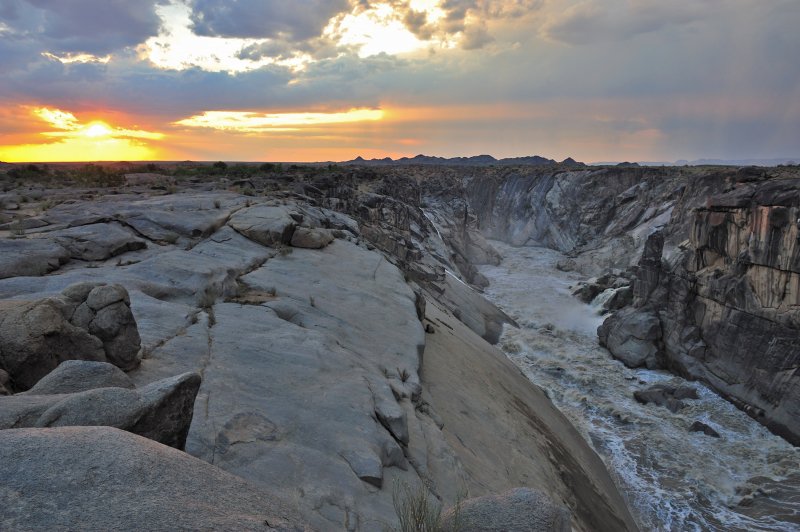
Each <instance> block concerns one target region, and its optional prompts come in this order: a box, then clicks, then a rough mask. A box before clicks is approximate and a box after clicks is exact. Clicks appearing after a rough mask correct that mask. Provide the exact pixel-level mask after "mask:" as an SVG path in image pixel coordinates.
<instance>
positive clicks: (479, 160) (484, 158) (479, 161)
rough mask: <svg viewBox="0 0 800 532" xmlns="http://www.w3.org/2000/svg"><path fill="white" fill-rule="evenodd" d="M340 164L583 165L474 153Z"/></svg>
mask: <svg viewBox="0 0 800 532" xmlns="http://www.w3.org/2000/svg"><path fill="white" fill-rule="evenodd" d="M340 164H350V165H359V166H388V165H393V166H396V165H409V166H410V165H442V166H491V165H495V166H512V165H531V166H545V165H555V164H562V165H565V166H585V165H584V164H583V163H580V162H577V161H575V160H574V159H573V158H571V157H569V158H567V159H565V160H564V161H562V162H561V163H559V162H558V161H555V160H554V159H547V158H545V157H540V156H538V155H529V156H526V157H509V158H506V159H495V158H494V157H492V156H491V155H475V156H473V157H451V158H447V157H436V156H432V155H422V154H420V155H417V156H415V157H401V158H400V159H392V158H390V157H384V158H383V159H364V158H363V157H360V156H359V157H356V158H355V159H353V160H352V161H345V162H343V163H340Z"/></svg>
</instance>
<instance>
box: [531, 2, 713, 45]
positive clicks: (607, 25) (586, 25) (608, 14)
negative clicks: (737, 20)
mask: <svg viewBox="0 0 800 532" xmlns="http://www.w3.org/2000/svg"><path fill="white" fill-rule="evenodd" d="M718 3H719V2H718V0H705V1H704V2H663V1H661V0H583V1H581V2H579V3H577V4H573V5H571V6H569V7H567V8H566V9H559V10H558V13H557V15H555V16H554V17H553V19H552V20H551V21H550V23H549V24H547V25H546V27H545V30H544V31H545V34H546V35H547V36H548V37H550V38H551V39H553V40H556V41H560V42H563V43H567V44H578V45H581V44H593V43H598V42H609V41H624V40H627V39H630V38H631V37H634V36H636V35H641V34H645V33H652V32H656V31H659V30H662V29H664V28H667V27H670V26H680V25H684V24H690V23H692V22H695V21H697V20H701V19H704V18H706V17H709V16H714V15H716V14H717V13H719V9H718V7H719V6H718V5H717V4H718Z"/></svg>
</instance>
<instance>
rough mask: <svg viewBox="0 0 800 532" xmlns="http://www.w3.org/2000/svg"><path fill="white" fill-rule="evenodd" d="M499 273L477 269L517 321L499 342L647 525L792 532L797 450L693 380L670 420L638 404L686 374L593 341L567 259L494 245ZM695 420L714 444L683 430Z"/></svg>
mask: <svg viewBox="0 0 800 532" xmlns="http://www.w3.org/2000/svg"><path fill="white" fill-rule="evenodd" d="M492 244H493V245H494V246H495V248H496V249H497V250H498V251H500V253H501V254H502V255H503V257H504V259H503V263H502V264H501V265H500V266H484V267H481V268H480V270H481V273H483V274H484V275H486V277H487V278H488V279H489V280H490V282H491V285H490V287H489V288H488V289H487V290H486V295H487V297H489V299H491V300H493V301H494V302H495V303H496V304H498V305H499V306H500V307H502V308H503V309H504V310H505V311H506V312H507V313H508V314H509V315H510V316H511V317H513V318H514V319H515V320H516V321H517V322H518V323H519V324H520V328H519V329H514V328H510V327H507V328H506V329H505V330H504V333H503V336H502V338H501V342H500V344H501V345H500V346H501V348H502V349H503V350H504V351H505V352H506V354H507V355H508V356H509V358H510V359H511V360H513V361H514V362H515V363H516V364H517V365H518V366H519V367H520V368H521V369H522V370H523V371H524V372H525V374H526V375H527V376H528V378H529V379H530V380H531V381H532V382H534V383H535V384H537V385H539V386H540V387H542V388H544V389H545V390H547V392H548V394H549V395H550V397H551V399H552V400H553V402H554V403H555V405H556V406H557V407H558V408H559V409H560V410H561V411H562V412H563V413H564V414H565V415H566V416H567V417H568V418H569V419H570V421H572V423H573V424H574V425H575V426H576V427H577V428H578V430H579V431H580V432H581V433H582V434H583V436H584V437H585V438H586V440H587V441H588V442H589V443H590V444H591V445H592V446H593V447H594V449H595V450H596V451H597V452H598V454H599V455H600V456H601V457H602V458H603V460H604V461H605V462H606V465H607V466H608V468H609V470H610V471H611V473H612V475H613V476H614V477H615V481H616V482H617V484H618V486H619V487H620V491H621V492H622V493H623V495H624V496H625V497H626V499H627V501H628V503H629V505H630V507H631V509H632V511H633V513H634V514H635V516H636V519H637V521H638V522H639V525H640V526H641V527H642V529H643V530H669V531H672V530H676V531H677V530H680V531H684V530H686V531H691V530H698V531H700V530H719V531H739V530H741V531H745V530H747V531H750V530H764V531H767V530H769V531H796V530H798V529H799V527H800V451H798V449H795V448H794V447H793V446H791V445H790V444H788V443H787V442H786V441H784V440H783V439H781V438H779V437H777V436H774V435H773V434H771V433H770V432H769V431H767V430H766V429H765V428H764V427H762V426H761V425H759V424H758V423H756V422H755V421H754V420H752V419H751V418H749V417H748V416H747V415H746V414H744V413H743V412H741V411H739V410H738V409H736V408H735V407H734V406H733V405H731V404H730V403H728V402H727V401H725V400H723V399H722V398H720V397H719V396H718V395H717V394H715V393H714V392H713V391H712V390H710V389H709V388H707V387H706V386H704V385H702V384H700V383H690V384H689V385H690V386H693V387H694V388H695V389H697V391H698V394H699V396H700V398H699V399H698V400H686V401H685V403H686V405H687V406H686V408H684V409H682V410H680V411H679V412H677V413H672V412H670V411H669V410H668V409H666V408H663V407H658V406H655V405H641V404H639V403H637V402H636V401H635V400H634V399H633V392H634V391H636V390H639V389H642V388H647V387H649V386H651V385H653V384H656V383H670V384H673V385H677V384H682V383H685V382H686V381H684V380H683V379H681V378H679V377H675V376H673V375H671V374H669V373H666V372H660V371H649V370H643V369H640V370H631V369H628V368H626V367H625V366H624V365H623V364H622V363H621V362H618V361H616V360H614V359H613V358H612V357H611V356H610V355H609V353H608V352H607V351H606V350H605V349H602V348H601V347H599V345H598V343H597V334H596V329H597V326H598V325H600V323H602V320H603V318H602V317H601V316H599V315H598V314H597V310H596V308H593V307H591V306H589V305H584V304H582V303H581V302H580V301H578V300H577V299H575V298H573V297H572V296H571V295H570V291H569V286H570V285H571V284H574V283H575V282H576V281H578V280H579V277H578V276H577V275H575V274H570V273H564V272H560V271H558V270H556V268H555V264H556V262H557V261H558V260H560V259H562V258H563V255H561V254H559V253H558V252H556V251H553V250H549V249H546V248H531V247H527V248H513V247H510V246H508V245H506V244H503V243H501V242H492ZM694 421H702V422H704V423H706V424H707V425H709V426H710V427H712V428H713V429H714V430H716V431H717V432H718V433H719V434H720V436H721V438H719V439H717V438H712V437H709V436H706V435H705V434H702V433H692V432H689V426H690V425H691V424H692V423H693V422H694Z"/></svg>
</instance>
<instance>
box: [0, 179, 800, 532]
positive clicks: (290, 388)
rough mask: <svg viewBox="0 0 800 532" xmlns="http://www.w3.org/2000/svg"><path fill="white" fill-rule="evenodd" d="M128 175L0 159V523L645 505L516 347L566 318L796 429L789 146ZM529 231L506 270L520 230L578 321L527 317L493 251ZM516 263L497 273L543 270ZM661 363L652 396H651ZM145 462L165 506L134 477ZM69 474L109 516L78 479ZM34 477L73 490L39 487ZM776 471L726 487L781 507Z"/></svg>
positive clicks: (590, 514) (623, 521) (252, 521)
mask: <svg viewBox="0 0 800 532" xmlns="http://www.w3.org/2000/svg"><path fill="white" fill-rule="evenodd" d="M148 179H149V180H150V183H149V184H143V183H142V179H141V175H139V176H138V177H137V178H136V180H135V182H134V181H133V180H132V181H130V184H127V185H121V184H114V185H113V186H108V187H85V186H82V187H79V186H76V185H73V186H68V187H55V186H53V185H52V183H42V184H37V183H29V182H23V183H20V182H18V181H14V180H13V179H9V178H6V182H7V189H8V190H7V192H6V193H5V196H4V197H3V198H2V201H3V203H4V205H5V207H12V206H13V207H15V208H5V209H4V211H3V213H4V214H3V216H4V217H5V218H6V219H5V220H4V221H3V224H2V225H0V230H3V231H5V235H3V236H4V237H5V238H2V239H0V299H2V300H3V301H2V302H1V303H0V312H2V314H1V315H0V316H1V318H0V340H2V343H0V369H2V373H0V377H3V378H2V379H0V392H3V391H5V393H6V395H7V396H5V397H0V428H3V429H7V430H0V440H2V441H3V444H2V445H0V448H2V451H0V453H3V458H2V460H0V464H2V465H0V470H2V472H3V476H4V478H6V479H9V480H8V481H6V482H4V484H3V485H2V486H0V503H1V504H0V507H1V508H3V509H2V510H0V524H2V525H4V527H9V528H25V523H28V522H31V523H36V522H38V523H47V522H53V523H61V524H62V525H63V526H64V527H66V528H69V526H70V524H73V525H74V524H75V523H79V522H82V523H93V525H92V526H95V527H98V528H104V527H113V526H116V525H118V524H119V523H121V522H124V521H115V519H120V520H124V518H125V517H124V516H126V515H127V516H131V515H133V514H134V513H136V512H141V511H142V510H143V509H144V510H145V512H144V513H146V514H147V518H146V519H147V521H143V522H142V525H143V526H147V528H150V529H154V530H155V529H166V528H170V527H171V526H173V527H174V526H179V527H180V526H183V527H186V528H215V529H218V528H222V529H226V528H227V529H256V528H261V529H263V528H264V527H269V528H274V529H279V530H293V529H319V530H326V529H347V530H384V529H386V528H387V527H394V526H397V515H396V512H395V508H394V506H395V501H394V500H393V499H396V494H397V493H398V491H402V486H421V487H422V489H423V491H424V492H426V493H428V494H429V496H430V497H431V498H432V499H433V500H435V501H436V502H437V503H438V504H440V505H442V506H443V507H445V508H454V507H455V508H460V507H461V505H462V503H463V506H464V508H465V512H466V511H467V509H470V508H473V507H476V506H481V505H487V506H491V507H492V508H494V510H493V511H495V512H497V515H498V516H499V515H501V514H502V515H504V516H506V517H507V516H509V515H512V514H513V515H516V514H514V512H519V511H520V510H519V508H520V506H519V504H520V503H519V501H525V500H536V501H537V503H536V506H535V508H536V509H535V510H534V511H533V512H531V511H530V506H528V510H526V511H527V512H528V513H530V514H531V516H530V519H531V520H532V522H535V523H537V524H536V526H539V527H540V528H539V529H558V530H561V529H563V530H569V529H570V527H571V529H573V530H610V531H611V530H614V531H617V530H636V529H638V528H647V527H649V526H651V525H653V523H654V522H653V521H652V519H653V517H652V516H651V515H644V513H642V512H643V510H642V507H641V505H640V504H638V503H637V501H634V500H632V499H631V496H630V494H629V493H628V492H627V491H626V486H625V485H624V483H623V484H620V481H619V476H620V475H619V473H618V472H615V471H614V464H613V463H611V464H610V463H609V462H608V460H607V461H606V462H605V463H604V461H603V459H604V458H606V454H607V453H604V450H603V442H602V441H599V440H596V439H593V438H592V434H590V432H591V431H587V430H584V428H582V427H581V424H580V421H579V420H577V418H575V417H573V416H574V415H575V414H574V412H572V413H571V412H569V411H567V410H566V406H564V404H563V401H561V400H560V398H559V397H555V395H557V392H556V390H555V388H550V387H549V386H548V385H547V383H545V382H543V381H537V378H538V377H536V376H535V375H533V374H531V373H530V372H528V371H526V368H525V364H529V362H530V361H529V359H527V358H526V359H525V360H522V358H524V357H522V358H520V357H516V358H515V350H516V349H517V348H518V346H517V347H515V346H514V342H513V341H511V340H510V338H511V337H514V335H515V334H518V333H516V332H515V331H527V332H526V334H528V332H529V333H530V335H532V336H530V338H529V339H528V340H530V341H539V340H541V341H543V342H544V343H543V344H542V345H543V346H544V347H547V346H548V345H549V346H550V349H551V351H552V350H556V349H560V347H558V346H563V345H567V346H568V345H570V344H562V343H558V344H556V343H549V344H548V342H549V340H547V339H548V338H552V337H555V336H559V335H560V336H566V337H570V335H574V334H578V333H580V334H581V335H583V336H582V337H581V339H579V340H576V342H578V343H579V344H580V345H584V346H588V345H589V344H588V343H587V342H589V341H590V340H591V342H592V343H595V344H596V343H597V342H598V341H599V343H600V344H602V345H603V346H605V347H607V348H608V352H607V351H605V350H603V349H601V348H600V347H599V346H597V345H594V346H593V349H594V350H593V351H592V353H591V357H592V358H594V359H596V360H598V361H600V362H598V363H599V364H601V365H608V364H617V365H618V364H619V362H617V361H616V360H614V358H616V359H618V360H621V361H622V362H623V363H624V364H625V365H626V366H628V367H629V368H631V371H639V372H649V371H659V370H660V371H662V374H663V372H664V371H669V372H672V373H674V374H676V375H679V376H681V377H684V378H687V379H690V380H693V381H699V382H700V383H702V385H703V386H704V388H702V390H701V392H702V394H703V396H704V397H705V395H704V394H706V393H709V394H714V393H715V394H719V396H721V397H723V398H724V399H726V400H728V401H730V402H731V403H732V404H733V405H735V406H736V407H737V408H739V409H741V410H742V411H743V412H745V413H746V414H747V415H749V416H751V417H752V419H753V420H754V423H755V422H757V423H760V424H762V425H763V426H764V427H766V428H767V429H769V430H770V431H772V432H773V433H774V434H776V435H777V436H779V437H780V438H783V439H785V441H786V442H789V443H791V444H794V445H797V443H798V442H799V441H800V432H798V430H800V422H798V421H799V419H800V411H799V409H800V405H799V404H798V401H800V375H798V360H800V335H798V327H800V314H798V312H799V311H800V286H799V285H798V282H799V280H800V278H799V277H798V275H800V252H798V242H800V233H798V231H800V170H798V169H797V168H795V167H779V168H769V169H755V168H741V169H739V168H728V167H696V168H695V167H693V168H683V167H681V168H622V167H619V168H618V167H607V168H600V167H576V166H575V165H572V164H542V165H537V166H525V165H503V166H457V165H452V166H451V165H445V166H442V165H438V166H433V165H426V166H413V165H410V164H409V165H403V166H388V165H387V166H376V165H373V166H369V167H362V166H358V165H352V166H347V167H341V168H340V167H331V168H327V169H326V168H323V167H305V168H303V167H294V168H289V169H286V170H281V171H280V172H269V173H266V172H265V173H263V174H259V173H253V174H252V175H248V176H247V177H246V178H235V177H230V176H226V175H224V173H223V175H220V176H216V177H207V176H205V177H196V178H191V179H186V178H183V179H182V178H180V176H159V174H154V175H153V176H151V177H150V178H148ZM165 183H166V185H165ZM22 198H30V199H29V200H28V201H24V200H23V199H22ZM520 250H521V251H520ZM536 250H541V253H539V251H536ZM534 251H536V254H535V255H526V256H524V257H523V258H522V259H519V261H520V262H519V266H518V267H517V269H518V270H521V269H523V268H524V267H526V265H530V264H532V263H533V262H535V261H537V260H539V258H540V257H547V266H546V267H547V268H549V270H548V271H552V272H559V273H558V274H557V275H564V276H565V277H564V278H568V279H569V280H570V282H571V283H572V284H573V288H572V290H573V291H574V292H575V293H576V295H577V296H578V297H580V298H581V299H582V300H583V301H584V302H585V303H586V304H584V303H582V302H581V301H579V300H578V299H576V298H572V297H571V296H570V297H569V301H570V302H569V303H567V302H565V301H567V300H563V301H562V300H560V299H559V300H558V301H559V302H558V308H559V309H563V308H567V307H569V308H572V307H571V306H572V305H574V306H575V308H576V309H577V310H575V312H576V313H578V314H580V313H583V312H586V313H587V315H592V316H594V318H592V319H589V320H588V321H586V320H583V318H581V320H579V321H580V323H579V324H574V323H572V322H569V320H567V318H564V319H563V320H561V321H559V320H560V318H559V319H557V318H552V320H551V321H552V323H549V326H550V327H549V328H548V324H547V323H538V322H537V324H536V327H535V328H526V323H528V322H530V320H531V319H532V318H530V315H528V314H526V313H525V312H521V311H520V308H522V307H520V308H516V309H515V308H512V306H510V305H513V304H514V303H513V301H512V300H511V299H508V298H509V297H511V296H509V294H512V295H513V294H514V290H513V286H514V285H512V288H507V289H504V288H503V287H504V286H505V285H503V281H502V275H503V274H502V272H500V271H499V270H497V269H498V268H502V267H504V265H506V264H514V261H515V260H517V259H515V257H517V255H516V253H518V252H524V253H529V252H530V253H533V252H534ZM542 253H543V254H544V255H542ZM548 254H549V255H548ZM539 279H540V280H541V283H542V284H541V285H539V287H538V288H537V285H536V284H532V285H525V286H526V288H525V290H520V291H519V292H520V293H521V294H528V295H530V296H531V297H533V298H536V297H537V295H536V294H537V290H539V289H540V288H541V290H542V293H543V294H544V292H545V291H546V288H547V286H549V284H551V283H555V284H558V283H559V282H561V281H559V280H558V279H561V277H559V278H556V277H552V276H550V274H549V273H548V274H547V275H542V276H541V277H540V278H539ZM514 283H516V285H515V286H522V285H521V284H520V283H522V281H520V280H516V281H514ZM504 290H505V292H503V291H504ZM503 293H505V296H503ZM503 297H505V298H506V299H503V300H502V301H501V299H502V298H503ZM514 297H516V296H514ZM542 297H544V296H542ZM589 303H593V304H594V305H595V306H596V307H599V308H601V309H602V310H601V312H602V313H603V314H605V316H604V317H600V316H598V315H597V314H596V310H595V307H590V306H588V305H587V304H589ZM501 306H502V308H501ZM581 315H583V314H581ZM31 316H34V317H35V319H34V318H31ZM537 319H538V318H537ZM598 326H599V329H597V327H598ZM595 329H597V335H599V339H598V338H597V337H596V336H595ZM576 331H577V332H576ZM528 340H526V341H528ZM570 341H571V340H570ZM520 342H522V340H520ZM559 342H561V340H559ZM501 349H502V350H501ZM131 350H133V352H134V354H135V356H133V355H132V354H131ZM503 351H505V353H504V352H503ZM609 353H610V354H609ZM612 357H614V358H612ZM517 358H519V360H517ZM564 363H565V362H562V365H563V364H564ZM583 363H584V362H581V364H583ZM604 367H605V366H604ZM614 367H616V366H614ZM551 369H553V368H551ZM562 370H563V368H562ZM3 374H5V376H3ZM636 375H638V376H639V377H636V378H639V379H643V380H642V382H645V381H647V379H648V377H646V376H645V373H637V374H636ZM631 378H634V377H631ZM76 381H77V382H82V383H84V385H83V386H79V387H77V388H76V387H75V384H74V383H75V382H76ZM531 381H533V382H531ZM679 389H680V387H676V388H675V389H673V390H672V391H671V392H669V393H668V394H667V395H670V394H671V395H670V396H669V397H665V398H663V400H662V399H661V398H658V397H656V399H653V401H662V402H663V403H664V404H665V405H667V406H669V405H672V406H673V407H674V408H675V409H676V411H679V410H680V409H681V408H683V407H685V404H684V406H681V404H680V401H681V399H680V398H678V397H677V395H679V394H678V393H677V390H679ZM706 389H707V390H708V391H707V392H706V391H705V390H706ZM661 390H662V391H663V390H664V389H663V388H662V389H661ZM644 391H647V390H644ZM626 393H627V394H629V395H630V391H629V390H627V389H626ZM656 395H657V394H656ZM650 396H653V397H655V395H654V392H652V391H651V393H650ZM668 401H674V402H673V403H669V402H668ZM675 401H677V402H675ZM98 405H99V406H98ZM645 406H646V407H647V408H650V409H654V408H660V407H657V406H655V405H645ZM643 408H644V407H643ZM560 409H563V411H562V410H560ZM665 411H666V409H665ZM618 414H619V413H618ZM619 415H620V416H622V417H624V413H623V414H619ZM731 415H733V414H731ZM703 419H705V420H706V421H708V422H709V423H712V422H711V421H710V420H708V419H706V418H703ZM159 420H168V422H160V421H159ZM712 424H713V423H712ZM706 426H708V425H706ZM708 429H710V430H714V429H713V428H712V427H710V426H708ZM122 430H124V431H126V432H122ZM626 430H627V429H626ZM687 434H688V431H687ZM698 437H699V436H698ZM703 437H704V438H705V437H706V436H705V435H703ZM710 439H711V438H710V437H709V440H710ZM781 441H783V440H781ZM708 445H713V443H709V444H708ZM775 445H776V446H777V445H778V444H775ZM787 448H790V449H793V448H792V447H791V445H789V444H787ZM176 449H178V450H176ZM781 449H782V450H781V452H782V453H784V454H782V455H781V457H782V459H785V460H792V459H793V458H792V454H791V453H792V451H787V450H786V449H784V448H783V447H781ZM180 450H185V453H182V452H180ZM81 455H84V456H83V457H81ZM143 455H147V456H151V457H153V463H151V464H147V463H145V462H143V461H142V460H143V459H142V458H141V457H142V456H143ZM63 456H67V457H69V459H68V460H67V462H66V463H65V464H63V465H61V464H60V465H58V466H55V464H56V463H58V462H59V457H63ZM112 456H118V457H119V459H118V460H116V461H111V462H110V463H109V465H108V467H102V468H101V471H98V470H97V466H95V465H92V464H93V463H97V464H103V463H105V461H110V460H111V457H112ZM601 456H602V458H601ZM90 457H94V458H90ZM795 458H796V457H795ZM23 462H26V463H27V462H34V463H36V464H37V467H36V468H34V469H31V470H30V471H28V470H26V469H25V468H22V467H21V466H20V465H19V464H20V463H23ZM156 464H157V465H156ZM152 478H158V479H159V483H160V485H162V488H161V489H164V490H168V491H169V493H170V495H169V497H170V498H171V499H173V500H175V501H180V505H181V507H182V508H185V511H183V510H181V509H180V508H178V509H176V508H172V507H169V505H166V504H165V501H164V498H163V497H161V498H159V497H158V496H157V495H156V494H154V492H153V491H151V490H148V487H147V484H148V480H147V479H152ZM97 479H100V480H97ZM98 482H99V483H100V484H99V485H102V486H105V487H106V489H108V490H111V491H112V492H113V493H114V494H115V495H114V497H115V498H114V500H115V501H116V507H118V508H119V516H115V515H110V514H109V512H108V511H107V510H105V509H104V508H103V507H102V506H101V505H98V504H95V503H87V502H81V501H85V500H86V499H91V498H92V497H91V494H92V493H96V491H95V490H97V489H98V488H97V486H98ZM776 482H777V480H776ZM792 482H794V481H792ZM790 484H791V483H790ZM55 485H64V486H72V487H71V488H69V489H66V488H65V489H64V490H58V491H59V495H58V497H59V499H58V502H57V503H56V504H49V503H48V502H47V496H48V494H47V491H48V486H55ZM194 485H203V486H205V487H204V488H203V489H202V490H200V492H199V493H194V491H193V489H191V487H192V486H194ZM762 485H763V484H762ZM792 485H793V484H792ZM523 487H524V488H528V489H530V490H531V492H530V493H527V492H519V491H511V490H514V489H515V488H523ZM51 489H52V488H51ZM232 493H236V494H241V495H240V496H238V497H232V495H231V494H232ZM797 493H798V492H796V491H789V492H787V494H785V496H783V495H782V497H783V498H780V497H778V499H780V500H778V501H777V502H775V501H769V504H767V503H766V502H764V503H761V502H759V501H756V503H755V505H754V507H755V508H756V509H758V510H759V511H763V512H772V513H773V514H774V515H778V514H780V520H781V521H780V522H781V523H795V524H796V523H797V521H798V518H799V517H798V512H800V509H798V506H797V504H796V497H797ZM126 494H131V496H129V497H128V496H126ZM134 494H135V496H134ZM526 497H528V499H526ZM653 497H656V495H655V494H654V495H653ZM216 499H219V500H220V501H225V502H224V507H225V510H224V511H222V512H219V513H216V514H215V512H213V511H210V510H209V508H212V507H214V506H215V504H214V502H213V501H214V500H216ZM515 501H516V502H515ZM749 501H750V503H751V504H752V501H753V499H752V497H751V499H749ZM787 501H788V502H787ZM791 501H795V502H794V503H792V502H791ZM515 504H517V506H514V505H515ZM65 507H68V508H74V510H70V512H66V513H65V512H62V511H61V510H59V508H65ZM477 513H479V512H477ZM467 514H468V512H467ZM465 519H466V520H467V521H468V522H469V519H472V516H471V514H468V515H465ZM204 520H206V521H204ZM204 523H205V524H204ZM531 526H533V525H531ZM656 526H657V524H656ZM780 526H783V525H780ZM531 529H536V528H531ZM787 529H788V528H787Z"/></svg>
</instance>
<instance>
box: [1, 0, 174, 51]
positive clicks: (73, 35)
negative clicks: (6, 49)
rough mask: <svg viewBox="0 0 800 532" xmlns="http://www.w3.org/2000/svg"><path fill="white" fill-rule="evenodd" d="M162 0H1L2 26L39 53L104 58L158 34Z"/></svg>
mask: <svg viewBox="0 0 800 532" xmlns="http://www.w3.org/2000/svg"><path fill="white" fill-rule="evenodd" d="M161 1H162V0H137V1H135V2H131V1H128V0H104V1H102V2H98V1H96V0H0V22H2V23H3V24H5V25H6V26H7V27H8V28H10V30H11V31H12V32H13V34H14V35H16V36H17V37H18V38H26V39H30V40H33V41H35V42H36V43H37V44H38V45H39V47H40V51H42V52H51V53H55V54H60V53H88V54H93V55H98V56H102V55H106V54H109V53H111V52H115V51H117V50H119V49H122V48H125V47H128V46H136V45H137V44H139V43H141V42H143V41H144V40H145V39H147V38H148V37H150V36H152V35H156V34H157V33H158V31H159V27H160V24H161V21H160V19H159V17H158V15H157V14H156V9H155V7H156V5H157V4H159V3H161Z"/></svg>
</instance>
